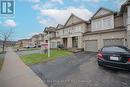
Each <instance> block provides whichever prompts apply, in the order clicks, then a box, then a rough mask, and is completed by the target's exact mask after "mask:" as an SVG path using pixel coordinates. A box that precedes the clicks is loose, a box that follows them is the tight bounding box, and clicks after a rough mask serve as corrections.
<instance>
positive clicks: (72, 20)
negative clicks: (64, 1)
mask: <svg viewBox="0 0 130 87" xmlns="http://www.w3.org/2000/svg"><path fill="white" fill-rule="evenodd" d="M80 22H85V21H84V20H83V19H81V18H79V17H77V16H76V15H74V14H71V16H70V17H69V18H68V20H67V21H66V23H65V25H64V26H69V25H73V24H77V23H80Z"/></svg>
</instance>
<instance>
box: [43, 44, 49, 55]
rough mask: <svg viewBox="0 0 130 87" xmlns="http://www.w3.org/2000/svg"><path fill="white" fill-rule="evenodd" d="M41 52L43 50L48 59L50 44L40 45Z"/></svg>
mask: <svg viewBox="0 0 130 87" xmlns="http://www.w3.org/2000/svg"><path fill="white" fill-rule="evenodd" d="M42 50H44V53H47V54H48V57H50V44H49V43H42V44H41V53H42Z"/></svg>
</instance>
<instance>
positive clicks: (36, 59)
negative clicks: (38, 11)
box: [21, 50, 72, 65]
mask: <svg viewBox="0 0 130 87" xmlns="http://www.w3.org/2000/svg"><path fill="white" fill-rule="evenodd" d="M71 54H72V53H71V52H68V51H66V50H52V51H51V57H48V55H47V54H40V53H35V54H29V55H23V56H21V58H22V60H23V62H24V63H25V64H27V65H33V64H38V63H41V62H47V61H50V60H54V59H56V58H59V57H65V56H68V55H71Z"/></svg>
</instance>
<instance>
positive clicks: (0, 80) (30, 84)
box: [0, 48, 47, 87]
mask: <svg viewBox="0 0 130 87" xmlns="http://www.w3.org/2000/svg"><path fill="white" fill-rule="evenodd" d="M0 87H47V86H46V85H45V84H44V83H43V82H42V80H41V79H40V78H39V77H38V76H37V75H36V74H35V73H34V72H33V71H32V70H31V69H30V68H29V67H28V66H26V65H25V64H24V63H23V62H22V61H21V59H20V58H19V56H18V55H16V53H14V52H13V51H12V49H11V48H8V52H7V53H6V55H5V61H4V64H3V67H2V70H1V72H0Z"/></svg>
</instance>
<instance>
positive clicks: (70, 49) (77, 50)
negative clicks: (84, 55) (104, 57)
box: [68, 48, 83, 53]
mask: <svg viewBox="0 0 130 87" xmlns="http://www.w3.org/2000/svg"><path fill="white" fill-rule="evenodd" d="M68 51H70V52H73V53H77V52H81V51H83V49H81V48H80V49H79V48H69V49H68Z"/></svg>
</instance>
